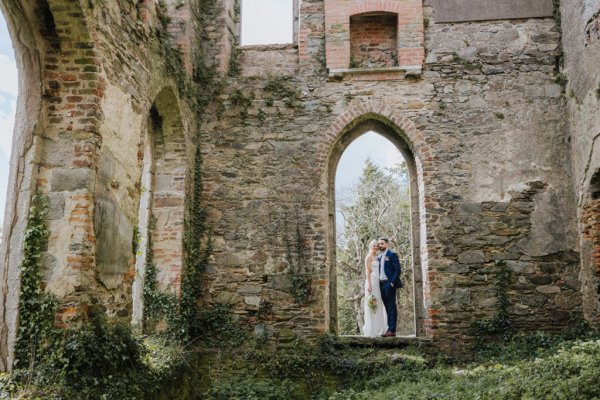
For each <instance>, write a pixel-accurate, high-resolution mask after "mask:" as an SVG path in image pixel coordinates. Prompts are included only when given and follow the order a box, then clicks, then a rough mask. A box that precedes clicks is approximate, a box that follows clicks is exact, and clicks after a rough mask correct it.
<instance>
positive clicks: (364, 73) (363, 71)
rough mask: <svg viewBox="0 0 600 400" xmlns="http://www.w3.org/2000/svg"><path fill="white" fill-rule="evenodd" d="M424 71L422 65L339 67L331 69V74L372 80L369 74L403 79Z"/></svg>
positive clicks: (332, 75)
mask: <svg viewBox="0 0 600 400" xmlns="http://www.w3.org/2000/svg"><path fill="white" fill-rule="evenodd" d="M421 73H422V67H421V66H408V67H379V68H338V69H330V70H329V76H330V77H335V76H342V77H344V76H349V77H354V78H355V79H361V78H360V77H363V79H364V80H370V79H369V75H377V76H378V77H377V80H386V79H401V78H404V77H419V76H421Z"/></svg>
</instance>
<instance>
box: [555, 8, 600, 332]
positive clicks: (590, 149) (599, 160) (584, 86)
mask: <svg viewBox="0 0 600 400" xmlns="http://www.w3.org/2000/svg"><path fill="white" fill-rule="evenodd" d="M561 13H562V31H563V46H564V51H565V56H564V74H565V81H568V82H567V83H566V92H567V96H566V99H567V108H566V111H567V119H568V126H567V133H568V141H569V142H570V144H571V164H572V171H573V177H572V179H573V187H574V190H575V194H576V200H577V212H578V217H579V232H580V235H581V236H580V240H579V246H580V248H581V280H582V283H583V293H584V300H585V301H584V312H585V314H586V316H587V317H588V319H590V320H591V321H593V322H595V323H597V322H598V321H600V301H599V300H600V298H599V294H598V282H599V280H598V279H599V278H600V277H599V276H598V274H597V272H596V271H597V269H598V266H599V265H600V259H599V258H598V256H597V252H596V251H595V250H594V249H595V246H596V243H597V238H598V237H599V236H600V233H599V232H600V231H598V230H597V228H595V227H597V224H596V222H595V221H596V220H597V218H598V211H597V200H595V199H594V196H593V193H594V185H593V183H592V181H593V177H594V176H598V174H599V171H600V113H599V112H598V105H599V103H600V75H599V74H598V69H597V65H598V62H600V37H598V35H597V32H598V30H597V26H598V25H597V21H598V15H599V13H600V1H597V0H586V1H583V0H579V1H578V0H565V1H563V2H561Z"/></svg>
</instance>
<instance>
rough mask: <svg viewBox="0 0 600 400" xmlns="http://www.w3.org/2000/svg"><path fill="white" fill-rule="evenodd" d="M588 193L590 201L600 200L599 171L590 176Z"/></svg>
mask: <svg viewBox="0 0 600 400" xmlns="http://www.w3.org/2000/svg"><path fill="white" fill-rule="evenodd" d="M590 192H591V196H592V200H600V171H596V173H595V174H594V175H593V176H592V180H591V181H590Z"/></svg>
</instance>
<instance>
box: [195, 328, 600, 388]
mask: <svg viewBox="0 0 600 400" xmlns="http://www.w3.org/2000/svg"><path fill="white" fill-rule="evenodd" d="M578 334H579V335H582V332H579V333H578ZM495 348H496V352H495V353H494V354H491V353H489V352H486V353H478V352H475V353H473V354H474V359H471V361H466V362H463V363H451V362H450V361H448V360H444V359H442V358H440V357H438V356H437V355H436V354H435V352H433V351H432V350H433V349H429V350H427V351H425V350H426V349H420V348H418V347H408V348H406V349H404V350H398V349H395V350H394V349H376V348H366V349H356V348H351V347H348V346H346V345H344V344H342V343H341V342H339V341H338V340H337V339H336V338H334V337H329V336H325V337H323V338H322V339H321V341H320V343H318V344H317V345H310V344H307V343H305V342H302V341H296V342H294V343H293V344H292V345H291V346H290V347H289V348H287V349H277V351H274V349H273V348H270V347H264V346H262V345H259V344H257V345H254V346H252V345H249V344H246V345H245V346H241V347H236V348H235V349H232V350H231V351H230V352H229V353H228V354H227V355H225V356H221V357H219V358H218V362H215V364H214V365H215V367H214V369H213V370H212V376H213V379H212V381H211V386H210V389H209V390H208V391H207V392H206V393H205V396H206V398H208V399H286V400H287V399H329V400H342V399H343V400H347V399H365V400H367V399H368V400H370V399H381V400H384V399H385V400H388V399H401V400H402V399H406V400H408V399H410V400H414V399H456V400H459V399H460V400H465V399H473V400H475V399H490V400H491V399H507V400H508V399H511V400H512V399H514V400H517V399H543V398H551V399H561V398H564V399H582V400H585V399H595V398H597V397H596V396H598V395H600V386H599V383H600V370H599V369H598V367H600V357H599V356H600V340H598V339H597V338H594V337H586V336H585V335H583V336H580V339H575V336H573V335H572V333H565V334H562V335H554V336H552V335H548V334H544V333H534V334H528V335H525V334H519V335H515V336H513V337H511V338H510V339H509V340H508V341H506V342H499V343H497V344H496V346H495ZM475 359H476V360H477V361H474V360H475ZM563 379H564V382H567V383H566V384H563V383H562V381H563ZM557 381H561V383H559V384H557V383H556V382H557Z"/></svg>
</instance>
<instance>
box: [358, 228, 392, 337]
mask: <svg viewBox="0 0 600 400" xmlns="http://www.w3.org/2000/svg"><path fill="white" fill-rule="evenodd" d="M378 251H379V246H378V245H377V241H376V240H373V241H372V242H371V243H369V254H367V257H366V258H365V269H366V272H367V279H366V280H365V298H364V302H363V307H364V315H365V325H364V326H363V335H364V336H367V337H376V336H381V335H383V334H384V333H385V332H386V331H387V329H388V326H387V314H386V313H385V307H384V306H383V301H382V300H381V289H380V288H379V261H377V252H378Z"/></svg>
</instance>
